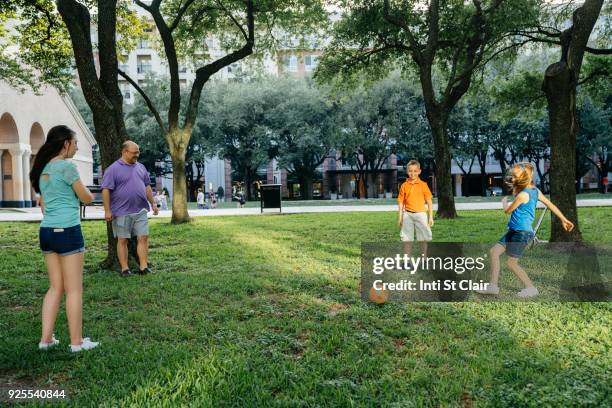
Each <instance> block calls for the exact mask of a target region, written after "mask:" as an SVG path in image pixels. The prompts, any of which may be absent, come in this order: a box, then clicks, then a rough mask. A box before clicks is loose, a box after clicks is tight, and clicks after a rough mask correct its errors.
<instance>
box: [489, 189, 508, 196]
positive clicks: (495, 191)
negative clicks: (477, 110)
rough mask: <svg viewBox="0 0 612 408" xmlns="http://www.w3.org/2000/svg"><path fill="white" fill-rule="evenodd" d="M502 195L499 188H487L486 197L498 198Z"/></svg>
mask: <svg viewBox="0 0 612 408" xmlns="http://www.w3.org/2000/svg"><path fill="white" fill-rule="evenodd" d="M503 194H504V192H503V190H502V189H501V187H489V188H487V195H488V196H490V197H500V196H502V195H503Z"/></svg>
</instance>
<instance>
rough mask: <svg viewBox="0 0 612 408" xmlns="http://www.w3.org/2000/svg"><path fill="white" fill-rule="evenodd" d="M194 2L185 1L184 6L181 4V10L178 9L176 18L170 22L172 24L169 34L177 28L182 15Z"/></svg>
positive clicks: (191, 0) (192, 0) (190, 0)
mask: <svg viewBox="0 0 612 408" xmlns="http://www.w3.org/2000/svg"><path fill="white" fill-rule="evenodd" d="M194 1H195V0H187V1H186V2H185V4H183V5H182V6H181V8H179V11H178V13H176V17H174V21H172V24H170V32H172V31H174V30H175V29H176V27H178V25H179V23H180V22H181V19H182V18H183V15H184V14H185V12H186V11H187V9H188V8H189V6H191V5H192V4H193V2H194Z"/></svg>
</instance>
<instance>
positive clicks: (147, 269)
mask: <svg viewBox="0 0 612 408" xmlns="http://www.w3.org/2000/svg"><path fill="white" fill-rule="evenodd" d="M148 273H151V270H150V269H149V267H148V266H147V267H146V268H144V269H141V270H139V271H138V274H139V275H146V274H148Z"/></svg>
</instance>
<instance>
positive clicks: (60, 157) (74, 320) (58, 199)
mask: <svg viewBox="0 0 612 408" xmlns="http://www.w3.org/2000/svg"><path fill="white" fill-rule="evenodd" d="M77 150H78V148H77V139H76V135H75V133H74V131H72V130H71V129H70V128H68V127H67V126H61V125H60V126H55V127H53V128H51V130H49V133H48V134H47V139H46V141H45V143H44V144H43V145H42V147H41V148H40V149H39V150H38V153H37V154H36V158H35V159H34V164H33V165H32V171H31V172H30V181H31V182H32V187H33V188H34V191H36V192H37V193H39V194H40V207H41V209H42V212H43V221H42V222H41V224H40V232H39V239H40V249H41V250H42V252H43V254H45V262H46V264H47V273H48V275H49V290H48V291H47V294H46V295H45V299H44V301H43V305H42V336H41V339H40V343H38V348H39V349H41V350H47V349H49V348H51V347H54V346H57V345H58V344H59V340H58V339H56V338H55V335H54V334H53V331H54V328H55V320H56V318H57V312H58V309H59V306H60V303H61V301H62V297H63V295H64V293H65V294H66V317H67V319H68V330H69V331H70V351H72V352H79V351H81V350H89V349H92V348H94V347H97V346H98V345H99V343H97V342H93V341H91V340H90V339H89V338H88V337H85V338H83V337H82V328H83V259H84V251H85V242H84V240H83V233H82V232H81V218H80V213H79V207H80V205H79V200H80V201H81V202H82V203H84V204H89V203H91V202H92V201H93V198H94V197H93V195H92V194H91V192H90V191H89V190H88V189H87V187H85V186H84V185H83V182H82V181H81V179H80V177H79V172H78V171H77V168H76V166H75V165H74V163H72V162H70V161H68V160H67V159H70V158H72V157H74V155H75V153H76V151H77Z"/></svg>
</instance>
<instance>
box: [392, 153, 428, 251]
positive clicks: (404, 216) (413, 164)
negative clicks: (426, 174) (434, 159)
mask: <svg viewBox="0 0 612 408" xmlns="http://www.w3.org/2000/svg"><path fill="white" fill-rule="evenodd" d="M406 173H407V174H408V178H407V179H406V181H405V182H404V184H402V187H401V188H400V191H399V194H398V196H397V203H398V205H399V220H398V225H399V227H400V238H401V239H402V241H408V242H410V241H413V240H414V233H415V231H416V240H417V241H421V242H425V241H431V239H432V236H431V227H432V226H433V224H434V220H433V204H432V201H431V198H432V195H431V191H430V190H429V186H427V183H426V182H424V181H422V180H421V179H420V178H419V175H420V174H421V164H420V163H419V162H418V161H416V160H410V162H408V165H407V166H406ZM425 204H427V212H425ZM427 213H429V217H428V215H427Z"/></svg>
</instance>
